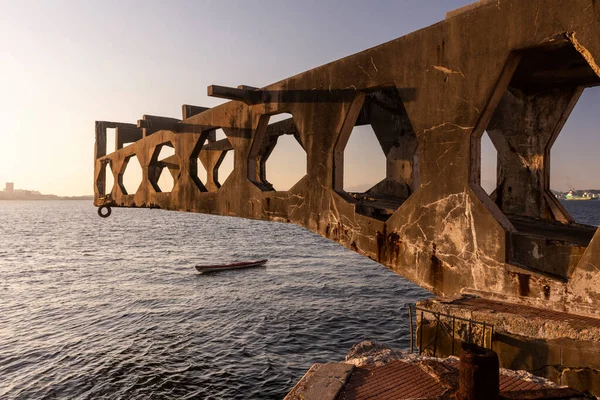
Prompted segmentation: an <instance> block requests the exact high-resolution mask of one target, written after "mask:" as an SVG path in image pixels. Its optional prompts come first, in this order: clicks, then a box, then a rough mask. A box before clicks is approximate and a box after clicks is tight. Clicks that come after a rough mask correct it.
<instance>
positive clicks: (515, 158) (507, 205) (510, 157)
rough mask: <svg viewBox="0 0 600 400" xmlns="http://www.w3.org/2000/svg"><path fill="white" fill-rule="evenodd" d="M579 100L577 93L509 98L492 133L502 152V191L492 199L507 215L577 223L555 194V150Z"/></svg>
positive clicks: (561, 91) (496, 116)
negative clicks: (552, 158)
mask: <svg viewBox="0 0 600 400" xmlns="http://www.w3.org/2000/svg"><path fill="white" fill-rule="evenodd" d="M579 95H580V91H579V90H578V89H575V88H572V87H569V88H562V89H555V90H550V91H546V92H541V93H525V92H522V91H520V90H518V89H509V90H507V91H506V93H505V94H504V96H503V98H502V100H501V101H500V104H498V107H497V108H496V111H495V112H494V115H493V116H492V119H491V121H490V123H489V125H488V129H487V132H488V134H489V136H490V138H491V140H492V142H493V143H494V146H495V147H496V149H497V150H498V181H497V182H498V183H497V185H498V186H497V188H496V190H495V191H494V193H493V194H492V196H491V197H492V199H493V200H494V201H495V202H496V204H497V205H498V207H499V208H500V209H501V210H502V211H503V212H504V213H505V214H508V215H518V216H524V217H531V218H536V219H545V220H551V221H560V222H565V223H566V222H571V221H572V218H571V216H570V215H569V213H568V212H567V211H566V210H565V209H564V208H563V207H562V206H561V205H560V203H559V202H558V201H556V199H555V198H554V196H553V195H552V193H551V192H550V149H551V147H552V144H553V142H554V140H555V139H556V137H557V136H558V134H559V132H560V130H561V129H562V127H563V125H564V123H565V121H566V119H567V118H568V116H569V114H570V113H571V111H572V109H573V106H574V103H575V102H576V100H577V98H578V97H579Z"/></svg>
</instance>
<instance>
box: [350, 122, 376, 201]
mask: <svg viewBox="0 0 600 400" xmlns="http://www.w3.org/2000/svg"><path fill="white" fill-rule="evenodd" d="M386 161H387V160H386V158H385V154H384V153H383V150H382V149H381V145H380V144H379V140H377V135H375V131H373V127H372V126H371V125H363V126H355V127H354V128H353V129H352V133H351V134H350V139H349V140H348V144H346V148H345V149H344V191H346V192H348V193H350V194H351V195H356V194H360V193H365V192H368V191H369V189H371V188H373V187H375V186H377V184H378V183H380V182H382V181H384V180H385V177H386V174H385V171H386Z"/></svg>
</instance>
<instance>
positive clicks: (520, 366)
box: [417, 297, 600, 396]
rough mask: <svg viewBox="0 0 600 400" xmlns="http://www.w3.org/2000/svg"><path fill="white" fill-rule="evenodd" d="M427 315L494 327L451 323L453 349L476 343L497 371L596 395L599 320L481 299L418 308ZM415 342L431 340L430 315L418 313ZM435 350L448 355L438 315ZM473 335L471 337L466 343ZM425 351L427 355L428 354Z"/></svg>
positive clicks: (446, 333) (444, 322)
mask: <svg viewBox="0 0 600 400" xmlns="http://www.w3.org/2000/svg"><path fill="white" fill-rule="evenodd" d="M417 306H418V307H420V308H422V309H425V310H430V311H431V312H438V313H443V314H446V315H453V316H457V317H461V318H465V319H472V320H475V321H480V322H485V323H486V324H488V326H491V325H493V331H494V333H493V337H491V336H492V335H491V330H488V331H487V332H486V334H485V335H484V334H482V332H481V329H480V328H479V327H477V326H475V325H473V326H472V327H471V328H469V327H468V323H466V322H464V321H459V320H456V321H455V325H454V349H459V348H460V346H459V343H460V342H461V341H474V342H476V343H477V344H480V345H482V344H483V345H485V346H486V347H488V348H490V347H491V348H492V349H493V350H494V351H495V352H496V353H498V357H499V361H500V366H501V367H503V368H509V369H514V370H526V371H529V372H531V373H533V374H535V375H538V376H541V377H545V378H548V379H550V380H551V381H553V382H555V383H557V384H559V385H568V386H570V387H573V388H576V389H579V390H587V391H589V392H590V393H592V394H594V395H596V396H599V395H600V319H597V318H591V317H584V316H579V315H573V314H569V313H564V312H556V311H551V310H544V309H539V308H534V307H528V306H522V305H516V304H509V303H503V302H500V301H492V300H487V299H481V298H472V297H464V298H458V299H454V300H443V299H432V300H426V301H422V302H419V303H417ZM417 322H418V325H419V329H418V338H417V343H420V341H421V335H422V337H423V339H422V340H423V342H424V343H431V340H432V339H433V338H434V336H435V331H436V321H435V318H434V315H433V314H430V313H428V312H424V313H423V314H422V315H421V311H419V312H417ZM439 324H440V325H439V326H438V327H437V332H438V334H437V335H438V336H437V339H436V351H437V355H439V356H449V355H452V338H451V336H452V330H453V329H452V324H451V319H450V318H448V317H444V316H441V317H440V320H439ZM469 331H471V338H469V337H468V336H469ZM430 353H431V349H427V350H426V351H425V354H430Z"/></svg>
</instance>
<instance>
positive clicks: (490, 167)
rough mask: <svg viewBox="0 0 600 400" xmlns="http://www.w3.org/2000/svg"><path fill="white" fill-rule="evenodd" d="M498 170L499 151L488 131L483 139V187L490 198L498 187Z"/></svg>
mask: <svg viewBox="0 0 600 400" xmlns="http://www.w3.org/2000/svg"><path fill="white" fill-rule="evenodd" d="M497 170H498V151H497V150H496V147H494V144H493V143H492V139H490V135H489V134H488V133H487V131H486V132H484V133H483V136H482V137H481V187H482V188H483V190H485V192H486V193H487V194H488V196H491V195H492V193H494V191H495V190H496V187H497V186H498V183H497V182H498V179H497V178H498V171H497Z"/></svg>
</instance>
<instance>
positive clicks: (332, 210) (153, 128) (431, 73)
mask: <svg viewBox="0 0 600 400" xmlns="http://www.w3.org/2000/svg"><path fill="white" fill-rule="evenodd" d="M598 60H600V2H598V1H596V0H531V1H530V0H528V1H523V0H492V1H482V2H479V3H476V4H474V5H472V6H469V7H466V8H464V9H460V10H457V11H454V12H451V13H449V14H448V15H447V18H446V20H445V21H442V22H440V23H438V24H435V25H433V26H430V27H428V28H425V29H422V30H419V31H417V32H414V33H412V34H409V35H406V36H404V37H401V38H399V39H396V40H393V41H390V42H388V43H385V44H382V45H380V46H377V47H374V48H372V49H369V50H366V51H364V52H361V53H358V54H355V55H352V56H349V57H346V58H343V59H341V60H338V61H335V62H332V63H330V64H327V65H324V66H321V67H318V68H315V69H313V70H310V71H307V72H304V73H302V74H299V75H296V76H294V77H291V78H288V79H286V80H283V81H280V82H277V83H274V84H272V85H269V86H267V87H264V88H260V89H257V88H253V87H248V86H239V87H238V88H227V87H220V86H211V87H209V90H208V92H209V95H212V96H217V97H222V98H227V99H231V100H233V101H230V102H227V103H225V104H223V105H221V106H218V107H214V108H212V109H206V108H203V107H196V106H190V105H184V106H183V113H182V114H183V115H182V119H181V120H179V119H173V118H165V117H157V116H151V115H145V116H143V118H142V119H141V120H139V121H138V122H137V124H128V123H114V122H96V148H95V178H94V182H95V185H94V188H95V189H94V190H95V202H94V203H95V205H97V206H111V207H155V208H162V209H167V210H179V211H189V212H200V213H210V214H218V215H231V216H239V217H244V218H253V219H263V220H272V221H285V222H292V223H296V224H299V225H301V226H304V227H305V228H307V229H309V230H312V231H314V232H317V233H319V234H321V235H323V236H325V237H327V238H330V239H331V240H334V241H336V242H338V243H341V244H342V245H344V246H346V247H348V248H350V249H352V250H354V251H356V252H358V253H360V254H363V255H365V256H367V257H370V258H372V259H374V260H376V261H378V262H379V263H381V264H383V265H385V266H387V267H388V268H390V269H392V270H393V271H395V272H397V273H398V274H400V275H402V276H404V277H406V278H408V279H410V280H411V281H413V282H415V283H416V284H418V285H420V286H422V287H424V288H426V289H428V290H430V291H431V292H432V293H434V294H436V295H439V296H454V295H458V294H473V295H476V296H479V297H481V298H485V299H490V300H501V301H504V302H509V303H512V304H520V305H527V306H532V307H538V308H544V309H550V310H554V311H558V312H566V313H571V314H577V315H584V316H589V317H594V318H598V317H600V230H598V229H596V227H591V226H585V225H580V224H576V223H575V222H574V221H573V218H572V217H571V216H570V215H569V213H568V212H567V211H566V210H565V209H564V208H563V207H562V206H561V204H560V203H559V202H558V201H557V200H556V198H555V197H554V196H553V195H552V193H551V192H550V188H549V182H550V179H549V177H550V168H549V166H550V150H551V147H552V144H553V143H554V141H555V139H556V138H557V136H558V135H559V134H560V132H561V128H562V127H563V125H564V124H565V121H566V120H567V119H568V118H569V115H570V112H571V111H572V109H573V107H574V106H575V104H576V103H577V100H578V98H579V96H580V95H581V93H582V91H583V90H584V88H586V87H590V86H596V85H600V67H599V66H598V64H597V62H599V61H598ZM280 113H290V114H291V115H292V117H293V118H292V119H290V120H286V121H282V122H278V123H273V124H270V123H269V118H270V117H271V116H274V115H277V114H280ZM367 124H370V125H371V127H372V128H373V130H374V132H375V134H376V136H377V139H378V140H379V143H380V144H381V149H382V152H383V153H384V154H385V157H386V159H387V173H386V178H385V179H384V180H382V181H381V182H379V183H378V184H377V185H375V186H373V187H372V188H371V189H370V190H369V191H367V192H366V193H361V194H354V193H347V192H345V191H344V190H343V177H344V170H343V166H344V149H345V146H346V144H347V142H348V139H349V137H350V135H351V134H352V129H353V127H354V126H358V125H367ZM107 128H116V139H115V142H116V143H115V145H116V149H117V150H116V151H115V152H114V153H112V154H106V129H107ZM218 128H222V129H223V131H224V132H225V134H226V135H227V139H223V140H220V141H216V140H215V139H214V133H213V132H214V131H215V130H216V129H218ZM486 130H487V132H488V133H489V135H490V137H491V139H492V141H493V143H494V145H495V147H496V149H497V151H498V169H497V178H498V179H497V181H498V185H497V188H496V190H495V191H494V193H493V194H492V195H491V196H488V195H487V194H486V193H485V192H484V191H483V190H482V188H481V186H480V158H481V157H480V151H481V143H480V139H481V136H482V134H483V132H484V131H486ZM281 135H293V136H294V137H295V138H296V140H297V141H298V142H299V143H300V145H301V146H302V148H303V149H304V150H305V151H306V160H307V173H306V176H304V177H303V178H302V179H301V180H300V181H299V182H297V183H296V184H295V185H294V186H293V187H292V188H291V189H290V190H288V191H274V190H273V188H272V185H271V184H270V183H269V182H268V173H267V171H266V160H267V159H268V157H269V155H270V154H271V151H272V150H273V148H274V147H275V146H276V145H277V139H278V137H280V136H281ZM126 143H133V144H131V145H129V146H127V147H123V146H124V144H126ZM163 146H169V147H173V148H174V149H175V155H173V156H171V157H168V158H166V159H163V160H161V159H160V157H159V154H160V150H161V148H162V147H163ZM229 151H233V152H234V170H233V172H232V173H231V175H230V176H229V177H228V179H227V180H226V181H225V182H219V181H218V174H217V171H218V168H219V166H220V163H221V161H222V160H223V157H224V155H225V154H226V153H227V152H229ZM133 156H136V157H137V159H138V161H139V162H140V164H141V167H142V171H143V179H142V183H141V185H140V186H139V188H137V190H136V191H135V192H127V190H126V189H125V186H124V185H123V174H124V173H125V171H126V169H127V166H128V162H129V161H130V160H131V159H132V157H133ZM199 163H201V164H200V165H203V166H204V167H205V168H206V170H207V171H208V174H207V175H208V177H207V179H206V181H205V182H202V181H201V179H200V178H199V176H198V168H199V166H198V165H199ZM107 166H108V167H110V168H108V167H107ZM165 168H166V169H167V170H168V172H169V173H170V174H171V175H172V177H173V179H174V181H175V183H174V187H173V189H172V191H171V192H169V193H164V192H162V191H161V189H160V187H159V184H158V177H159V176H160V174H161V172H162V171H163V170H164V169H165ZM109 169H110V171H112V174H113V176H114V182H115V184H114V186H113V187H112V188H107V187H106V186H105V178H106V173H107V170H109ZM500 357H501V361H502V354H500Z"/></svg>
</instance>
